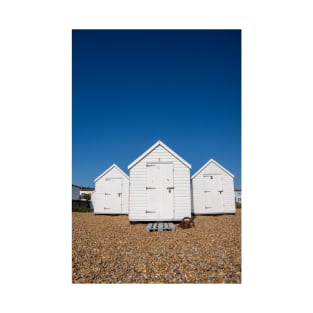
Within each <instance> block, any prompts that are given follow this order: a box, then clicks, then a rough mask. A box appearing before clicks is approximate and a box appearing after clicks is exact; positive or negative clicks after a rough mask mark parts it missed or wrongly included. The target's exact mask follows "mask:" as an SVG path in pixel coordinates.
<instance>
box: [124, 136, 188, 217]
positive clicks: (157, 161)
mask: <svg viewBox="0 0 313 313" xmlns="http://www.w3.org/2000/svg"><path fill="white" fill-rule="evenodd" d="M128 169H129V182H130V185H129V214H128V217H129V220H130V221H175V220H181V219H182V218H184V217H186V216H188V217H190V216H191V191H190V169H191V165H190V164H189V163H187V162H186V161H185V160H184V159H183V158H181V157H180V156H179V155H178V154H176V153H175V152H174V151H173V150H172V149H170V148H169V147H168V146H167V145H165V144H164V143H163V142H162V141H157V142H156V143H155V144H154V145H153V146H152V147H151V148H149V149H148V150H147V151H146V152H144V153H143V154H142V155H141V156H139V157H138V158H137V159H136V160H135V161H134V162H132V163H131V164H130V165H129V166H128Z"/></svg>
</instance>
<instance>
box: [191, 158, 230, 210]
mask: <svg viewBox="0 0 313 313" xmlns="http://www.w3.org/2000/svg"><path fill="white" fill-rule="evenodd" d="M191 183H192V198H193V199H192V202H193V203H192V211H193V213H194V214H224V213H235V212H236V207H235V192H234V175H233V174H231V173H230V172H229V171H227V170H226V169H225V168H224V167H223V166H222V165H220V164H218V163H217V162H216V161H214V160H213V159H211V160H209V161H208V162H207V163H206V164H205V165H203V166H202V167H201V168H200V169H199V170H198V171H197V172H196V173H195V174H194V175H193V176H192V177H191Z"/></svg>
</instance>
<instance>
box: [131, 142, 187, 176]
mask: <svg viewBox="0 0 313 313" xmlns="http://www.w3.org/2000/svg"><path fill="white" fill-rule="evenodd" d="M158 146H161V147H163V148H164V149H165V150H167V151H168V152H169V153H170V154H172V155H173V156H174V157H175V158H177V159H178V160H179V161H180V162H182V163H183V164H184V165H185V166H187V167H188V168H189V169H191V165H190V164H189V163H188V162H186V161H185V160H184V159H183V158H182V157H181V156H179V155H178V154H177V153H176V152H174V151H173V150H172V149H171V148H170V147H168V146H167V145H166V144H165V143H164V142H162V141H161V140H158V141H157V142H156V143H155V144H154V145H152V146H151V147H150V148H149V149H148V150H146V151H145V152H144V153H143V154H141V155H140V156H139V157H138V158H137V159H136V160H135V161H133V162H132V163H131V164H129V165H128V169H129V170H130V169H131V168H132V167H133V166H135V165H136V164H137V163H138V162H139V161H141V160H142V159H143V158H144V157H145V156H146V155H148V154H149V153H150V152H151V151H153V150H154V149H155V148H156V147H158Z"/></svg>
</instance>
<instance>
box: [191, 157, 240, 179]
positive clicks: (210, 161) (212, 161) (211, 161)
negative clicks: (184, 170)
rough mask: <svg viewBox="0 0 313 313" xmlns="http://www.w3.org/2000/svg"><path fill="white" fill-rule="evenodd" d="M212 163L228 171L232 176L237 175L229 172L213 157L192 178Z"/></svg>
mask: <svg viewBox="0 0 313 313" xmlns="http://www.w3.org/2000/svg"><path fill="white" fill-rule="evenodd" d="M210 163H214V164H215V165H216V166H218V167H219V168H220V169H221V170H223V171H224V172H226V173H227V174H228V175H230V176H231V177H233V178H234V177H235V176H234V175H233V174H232V173H231V172H229V171H228V170H227V169H226V168H225V167H223V166H222V165H221V164H219V163H218V162H216V161H215V160H213V159H210V160H209V161H208V162H206V163H205V164H204V165H203V166H202V167H201V168H200V169H199V170H198V171H197V172H196V173H194V174H193V175H192V176H191V179H194V178H195V177H196V176H197V175H198V174H199V173H200V172H201V171H202V170H203V169H204V168H206V167H207V166H208V165H209V164H210Z"/></svg>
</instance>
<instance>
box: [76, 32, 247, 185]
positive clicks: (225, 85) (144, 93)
mask: <svg viewBox="0 0 313 313" xmlns="http://www.w3.org/2000/svg"><path fill="white" fill-rule="evenodd" d="M159 139H160V140H162V141H163V142H164V143H165V144H166V145H168V146H169V147H170V148H171V149H173V150H174V151H175V152H176V153H178V154H179V155H180V156H181V157H182V158H184V159H185V160H186V161H187V162H188V163H190V164H191V165H192V170H191V174H193V173H195V172H196V171H197V170H198V169H199V168H200V167H201V166H203V165H204V164H205V163H206V162H207V161H208V160H209V159H210V158H213V159H215V160H216V161H217V162H219V163H220V164H221V165H223V166H224V167H225V168H226V169H227V170H229V171H230V172H232V173H233V174H234V175H235V187H237V188H240V187H241V31H240V30H73V33H72V179H73V183H74V184H78V185H84V186H94V179H95V178H96V177H97V176H98V175H100V174H101V173H102V172H103V171H104V170H106V169H107V168H108V167H109V166H111V165H112V164H113V163H116V164H117V165H118V166H120V167H121V169H123V170H124V171H125V172H126V173H127V172H128V171H127V166H128V165H129V164H130V163H131V162H132V161H133V160H135V159H136V158H137V157H138V156H139V155H140V154H142V153H143V152H144V151H145V150H147V149H148V148H149V147H150V146H152V145H153V144H154V143H155V142H156V141H157V140H159Z"/></svg>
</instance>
